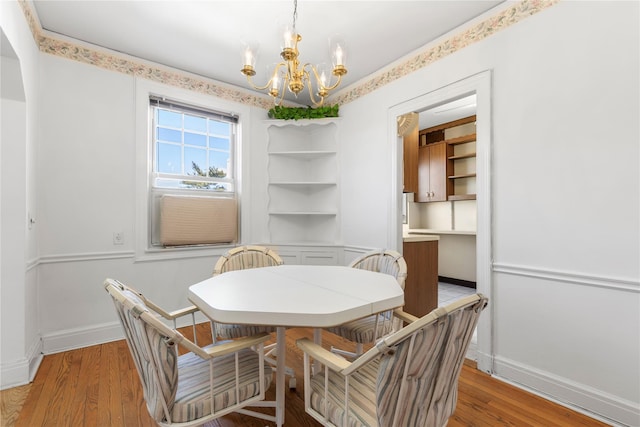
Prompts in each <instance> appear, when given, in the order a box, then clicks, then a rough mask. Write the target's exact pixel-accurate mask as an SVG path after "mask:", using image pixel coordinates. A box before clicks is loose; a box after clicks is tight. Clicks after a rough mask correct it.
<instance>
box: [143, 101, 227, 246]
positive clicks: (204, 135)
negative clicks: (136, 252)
mask: <svg viewBox="0 0 640 427" xmlns="http://www.w3.org/2000/svg"><path fill="white" fill-rule="evenodd" d="M149 105H150V120H151V124H150V132H149V135H150V138H151V141H150V146H151V157H152V161H151V166H152V167H151V168H150V171H151V174H150V177H149V179H150V188H151V197H150V206H149V215H150V218H149V223H150V243H151V246H152V247H188V246H202V245H213V244H229V243H233V242H235V241H236V240H237V228H238V227H237V224H238V220H237V216H238V214H237V203H236V197H235V192H236V191H235V189H236V184H235V172H234V171H235V158H234V153H235V146H236V141H235V138H236V124H237V122H238V120H237V117H235V116H234V115H232V114H225V113H221V112H217V111H213V110H208V109H203V108H199V107H195V106H193V105H188V104H185V103H182V102H178V101H171V100H167V99H166V98H163V97H157V96H150V97H149Z"/></svg>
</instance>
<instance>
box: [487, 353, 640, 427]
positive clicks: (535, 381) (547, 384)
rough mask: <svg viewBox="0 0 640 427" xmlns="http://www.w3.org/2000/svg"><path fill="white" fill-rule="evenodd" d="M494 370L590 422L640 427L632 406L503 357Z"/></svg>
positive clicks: (639, 411)
mask: <svg viewBox="0 0 640 427" xmlns="http://www.w3.org/2000/svg"><path fill="white" fill-rule="evenodd" d="M493 366H494V372H493V375H494V377H496V378H497V379H500V380H503V381H505V382H508V383H511V384H513V385H515V386H517V387H519V388H522V389H525V390H527V391H529V392H532V393H534V394H536V395H538V396H541V397H543V398H545V399H547V400H550V401H553V402H556V403H558V404H560V405H562V406H566V407H568V408H570V409H573V410H575V411H577V412H580V413H582V414H585V415H587V416H589V417H591V418H595V419H597V420H600V421H602V422H604V423H607V424H610V425H612V426H640V409H639V408H638V405H637V404H635V403H633V402H630V401H626V400H624V399H621V398H619V397H617V396H612V395H609V394H606V393H603V392H601V391H599V390H595V389H593V388H591V387H588V386H585V385H584V384H580V383H576V382H572V381H569V380H567V379H566V378H563V377H559V376H556V375H553V374H550V373H548V372H544V371H539V370H537V369H535V368H532V367H530V366H526V365H522V364H519V363H516V362H513V361H512V360H509V359H505V358H502V357H497V356H496V357H495V358H494V365H493ZM587 408H588V409H587Z"/></svg>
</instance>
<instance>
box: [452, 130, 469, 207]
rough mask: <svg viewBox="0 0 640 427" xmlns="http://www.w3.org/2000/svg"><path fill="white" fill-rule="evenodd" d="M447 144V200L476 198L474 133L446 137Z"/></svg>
mask: <svg viewBox="0 0 640 427" xmlns="http://www.w3.org/2000/svg"><path fill="white" fill-rule="evenodd" d="M445 143H446V144H447V147H448V150H447V179H448V180H449V181H451V185H449V186H448V188H449V192H448V194H447V200H453V201H455V200H475V198H476V182H475V178H476V134H475V133H472V134H469V135H463V136H460V137H457V138H451V139H446V140H445Z"/></svg>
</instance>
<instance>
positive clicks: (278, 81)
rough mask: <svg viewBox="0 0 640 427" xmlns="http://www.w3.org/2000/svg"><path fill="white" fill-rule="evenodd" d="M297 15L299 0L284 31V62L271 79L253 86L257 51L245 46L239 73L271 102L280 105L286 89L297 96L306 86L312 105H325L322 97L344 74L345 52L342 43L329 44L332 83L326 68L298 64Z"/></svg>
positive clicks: (345, 70) (277, 65)
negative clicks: (266, 94) (290, 22)
mask: <svg viewBox="0 0 640 427" xmlns="http://www.w3.org/2000/svg"><path fill="white" fill-rule="evenodd" d="M297 15H298V0H294V2H293V25H292V27H291V28H290V29H289V28H288V29H286V30H285V32H284V40H283V41H284V43H283V47H282V52H281V53H280V56H281V57H282V59H283V60H284V61H283V62H280V63H278V64H276V66H275V68H274V70H273V72H272V73H271V78H270V79H269V81H268V82H267V84H265V85H264V86H258V85H255V84H254V83H253V80H252V77H253V76H255V75H256V71H255V62H256V56H257V48H256V47H255V46H250V45H247V46H246V48H245V49H244V55H243V58H244V66H243V67H242V70H240V72H242V74H244V75H245V76H247V81H248V82H249V84H250V85H251V86H253V88H254V89H257V90H265V89H266V90H268V93H269V95H271V96H272V97H273V100H274V103H275V104H276V105H280V103H281V102H282V99H283V98H284V92H285V90H286V89H285V88H288V89H289V91H291V92H292V93H294V94H295V95H296V96H298V94H299V93H300V92H301V91H302V90H304V88H305V86H307V89H308V90H309V96H310V98H311V102H312V103H313V105H314V106H318V107H319V106H321V105H323V104H324V98H325V97H326V96H327V95H328V94H329V91H331V90H333V89H335V88H337V87H338V86H339V85H340V82H341V80H342V76H344V75H345V74H347V69H346V68H345V65H344V64H345V60H346V51H345V48H344V43H343V42H342V40H339V39H334V40H332V43H331V59H332V64H333V69H332V70H331V74H332V75H334V76H336V77H337V80H336V82H335V83H333V84H332V83H331V76H329V75H328V74H329V73H328V70H327V69H326V68H325V67H321V66H314V65H311V64H309V63H306V64H304V65H302V66H301V65H300V60H299V51H298V42H300V40H302V36H301V35H300V34H298V32H297V31H296V18H297ZM312 77H313V79H314V82H315V85H314V86H315V88H316V89H315V93H314V89H313V88H312Z"/></svg>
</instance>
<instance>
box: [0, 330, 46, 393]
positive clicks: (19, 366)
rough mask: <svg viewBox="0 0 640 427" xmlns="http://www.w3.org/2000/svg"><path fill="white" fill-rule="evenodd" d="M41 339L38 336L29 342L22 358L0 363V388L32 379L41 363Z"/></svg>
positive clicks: (21, 383) (14, 385)
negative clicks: (27, 349) (29, 344)
mask: <svg viewBox="0 0 640 427" xmlns="http://www.w3.org/2000/svg"><path fill="white" fill-rule="evenodd" d="M42 357H43V356H42V340H40V337H38V338H37V339H35V340H34V341H33V343H32V344H31V346H30V348H29V351H27V354H26V355H25V358H24V359H20V360H18V361H16V362H12V363H6V364H5V363H3V364H0V390H5V389H8V388H12V387H17V386H21V385H25V384H28V383H30V382H31V381H33V378H34V377H35V376H36V372H37V371H38V368H39V367H40V363H42Z"/></svg>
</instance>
